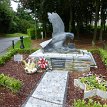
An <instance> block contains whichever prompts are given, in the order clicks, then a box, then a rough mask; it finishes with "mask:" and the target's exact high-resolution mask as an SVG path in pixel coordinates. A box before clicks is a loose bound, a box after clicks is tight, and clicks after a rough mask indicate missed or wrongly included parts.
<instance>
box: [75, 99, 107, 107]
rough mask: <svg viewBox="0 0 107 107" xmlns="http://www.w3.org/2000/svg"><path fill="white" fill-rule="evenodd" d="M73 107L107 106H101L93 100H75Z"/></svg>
mask: <svg viewBox="0 0 107 107" xmlns="http://www.w3.org/2000/svg"><path fill="white" fill-rule="evenodd" d="M73 107H107V105H106V104H104V105H101V104H100V103H99V102H96V101H93V100H92V99H89V101H88V102H86V101H85V100H80V99H79V100H74V104H73Z"/></svg>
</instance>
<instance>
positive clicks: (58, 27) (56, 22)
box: [48, 12, 65, 37]
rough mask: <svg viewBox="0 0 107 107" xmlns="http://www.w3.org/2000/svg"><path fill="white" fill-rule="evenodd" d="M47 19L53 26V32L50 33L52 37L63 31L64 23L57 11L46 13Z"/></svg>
mask: <svg viewBox="0 0 107 107" xmlns="http://www.w3.org/2000/svg"><path fill="white" fill-rule="evenodd" d="M48 19H49V21H50V23H52V26H53V33H52V36H53V37H54V36H59V35H58V34H60V33H64V30H65V26H64V23H63V21H62V19H61V18H60V16H59V15H58V14H57V13H54V12H52V14H51V13H48Z"/></svg>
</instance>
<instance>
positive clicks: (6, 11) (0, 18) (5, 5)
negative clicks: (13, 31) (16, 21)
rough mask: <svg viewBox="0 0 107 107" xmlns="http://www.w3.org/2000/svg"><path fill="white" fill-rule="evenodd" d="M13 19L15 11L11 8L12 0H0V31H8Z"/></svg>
mask: <svg viewBox="0 0 107 107" xmlns="http://www.w3.org/2000/svg"><path fill="white" fill-rule="evenodd" d="M12 19H13V11H12V9H11V8H10V0H2V1H0V26H2V27H1V28H0V32H1V33H7V32H8V31H9V28H10V25H11V22H12Z"/></svg>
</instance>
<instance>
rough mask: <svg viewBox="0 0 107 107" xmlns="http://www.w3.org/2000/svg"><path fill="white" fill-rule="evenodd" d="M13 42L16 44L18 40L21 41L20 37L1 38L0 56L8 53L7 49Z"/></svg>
mask: <svg viewBox="0 0 107 107" xmlns="http://www.w3.org/2000/svg"><path fill="white" fill-rule="evenodd" d="M12 40H14V42H15V43H16V42H17V41H18V40H20V37H14V38H13V37H12V38H2V37H1V38H0V55H3V54H5V53H6V50H7V48H9V47H10V46H11V45H12Z"/></svg>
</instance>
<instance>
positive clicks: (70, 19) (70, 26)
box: [69, 6, 72, 32]
mask: <svg viewBox="0 0 107 107" xmlns="http://www.w3.org/2000/svg"><path fill="white" fill-rule="evenodd" d="M69 12H70V16H69V32H71V29H72V25H71V23H72V7H71V6H70V11H69Z"/></svg>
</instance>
